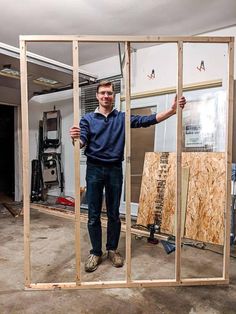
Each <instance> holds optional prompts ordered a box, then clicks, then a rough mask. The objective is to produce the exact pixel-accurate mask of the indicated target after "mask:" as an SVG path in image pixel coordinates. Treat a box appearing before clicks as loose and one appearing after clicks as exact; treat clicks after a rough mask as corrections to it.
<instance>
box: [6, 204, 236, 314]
mask: <svg viewBox="0 0 236 314" xmlns="http://www.w3.org/2000/svg"><path fill="white" fill-rule="evenodd" d="M104 235H105V230H104ZM104 238H105V236H104ZM104 241H105V239H104ZM104 244H105V242H104ZM89 248H90V246H89V240H88V235H87V230H86V226H85V224H81V254H82V267H83V266H84V260H85V259H86V256H87V254H88V251H89ZM120 251H121V252H122V253H123V254H124V252H125V235H124V234H122V237H121V241H120ZM182 251H183V252H182V255H183V275H184V276H185V277H205V276H207V277H214V276H221V270H222V256H221V255H220V254H216V253H213V252H210V251H205V250H199V249H196V248H191V247H185V246H184V247H183V250H182ZM233 253H234V255H236V254H235V248H234V252H233ZM31 256H32V282H63V281H67V282H68V281H74V274H75V254H74V224H73V223H72V222H71V221H69V220H65V219H63V218H58V217H55V216H49V215H47V214H43V213H39V212H38V211H37V210H33V211H32V214H31ZM174 257H175V254H174V253H171V254H170V255H167V254H166V253H165V251H164V249H163V247H162V246H161V245H160V244H158V245H150V244H148V243H147V241H146V239H144V238H143V239H141V240H137V239H135V238H134V237H133V238H132V269H133V278H135V279H151V278H153V279H157V278H165V279H170V278H173V277H174ZM0 270H1V271H0V314H9V313H10V314H15V313H17V314H28V313H30V314H31V313H37V314H38V313H39V314H44V313H45V314H46V313H50V314H51V313H57V314H59V313H63V314H64V313H68V314H70V313H77V314H80V313H81V314H82V313H91V314H93V313H94V314H99V313H101V314H104V313H122V314H125V313H137V314H139V313H140V314H141V313H181V314H184V313H191V314H194V313H204V314H207V313H214V314H217V313H225V314H231V313H236V259H234V258H231V260H230V285H229V286H208V287H206V286H203V287H177V288H174V287H168V288H167V287H165V288H160V287H158V288H142V289H102V290H85V291H80V290H55V291H24V283H23V282H24V277H23V218H22V216H20V217H17V218H13V217H12V215H11V214H10V213H9V212H8V211H7V210H6V209H5V208H3V207H1V206H0ZM124 278H125V268H120V269H116V268H114V267H112V266H111V264H110V263H109V261H108V260H106V259H105V258H104V261H103V263H102V264H101V265H100V266H99V268H98V269H97V271H95V272H94V273H91V274H88V273H85V272H84V270H83V269H82V279H83V281H90V280H91V281H97V280H119V279H124Z"/></svg>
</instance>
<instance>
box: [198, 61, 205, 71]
mask: <svg viewBox="0 0 236 314" xmlns="http://www.w3.org/2000/svg"><path fill="white" fill-rule="evenodd" d="M197 69H198V71H200V72H201V71H202V70H203V71H205V70H206V69H205V64H204V61H203V60H202V61H201V64H200V66H199V67H197Z"/></svg>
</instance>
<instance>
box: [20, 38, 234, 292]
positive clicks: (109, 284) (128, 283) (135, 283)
mask: <svg viewBox="0 0 236 314" xmlns="http://www.w3.org/2000/svg"><path fill="white" fill-rule="evenodd" d="M26 42H72V43H73V68H74V75H73V81H74V86H73V88H74V91H73V100H74V114H75V116H74V122H75V123H76V124H77V122H78V119H79V110H78V108H79V106H78V105H79V103H78V86H77V82H78V77H77V76H78V44H79V42H90V43H91V42H92V43H99V42H104V43H108V42H110V43H114V42H116V43H117V42H123V43H125V57H126V58H125V60H126V61H125V63H126V65H125V68H126V71H125V98H126V119H125V126H126V134H125V139H126V280H125V281H105V282H102V281H101V282H100V281H99V282H81V281H80V274H79V270H80V252H79V251H80V250H79V249H78V247H79V246H80V236H79V233H80V232H79V230H80V229H79V222H80V221H79V220H80V212H79V205H78V204H79V195H80V193H76V195H77V200H76V203H77V209H76V219H75V220H76V225H77V226H76V232H75V233H76V242H77V244H78V246H77V245H76V259H77V262H76V282H72V283H47V284H43V283H38V284H33V283H31V260H30V211H29V207H30V200H29V194H30V193H29V191H30V189H29V125H28V87H27V83H28V82H27V60H26ZM131 42H132V43H133V42H137V43H142V42H143V43H145V42H153V43H176V44H177V46H178V84H177V94H178V98H179V96H180V95H181V94H182V91H183V43H226V44H228V47H229V54H228V112H227V152H226V155H227V156H226V157H227V158H226V160H227V165H226V166H227V175H226V181H227V199H226V209H225V248H224V265H223V278H221V277H220V278H198V279H196V278H189V279H182V278H181V141H182V135H181V131H182V129H181V126H182V121H181V120H182V115H181V109H179V108H178V109H177V125H178V129H177V177H176V181H177V191H176V198H177V200H176V204H177V226H176V248H177V250H176V260H175V271H176V277H175V279H173V280H132V278H131V225H130V224H131V215H130V96H131V95H130V43H131ZM233 46H234V38H233V37H201V36H199V37H162V36H81V35H78V36H76V35H73V36H70V35H62V36H60V35H59V36H58V35H56V36H55V35H49V36H44V35H42V36H41V35H38V36H31V35H29V36H20V72H21V106H22V138H23V141H22V148H23V151H22V154H23V197H24V205H23V207H24V252H25V259H24V270H25V288H26V289H28V290H29V289H31V290H32V289H36V290H38V289H42V290H45V289H46V290H48V289H92V288H115V287H117V288H118V287H119V288H128V287H157V286H183V285H212V284H228V282H229V249H230V248H229V232H230V173H231V160H232V107H233V78H234V75H233ZM76 59H77V60H76ZM76 72H77V74H75V73H76ZM78 146H79V145H78V143H77V144H76V145H75V154H74V158H75V171H76V172H77V173H76V174H75V178H76V179H75V184H76V185H79V173H78V167H77V166H78V163H79V147H78ZM77 188H78V187H77V186H76V189H77Z"/></svg>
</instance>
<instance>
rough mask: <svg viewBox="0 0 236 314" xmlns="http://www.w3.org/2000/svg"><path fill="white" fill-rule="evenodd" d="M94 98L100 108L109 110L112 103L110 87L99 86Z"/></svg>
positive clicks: (112, 93)
mask: <svg viewBox="0 0 236 314" xmlns="http://www.w3.org/2000/svg"><path fill="white" fill-rule="evenodd" d="M96 97H97V100H98V102H99V105H100V106H102V107H104V108H111V107H112V105H113V101H114V92H113V89H112V86H100V87H99V90H98V92H97V94H96Z"/></svg>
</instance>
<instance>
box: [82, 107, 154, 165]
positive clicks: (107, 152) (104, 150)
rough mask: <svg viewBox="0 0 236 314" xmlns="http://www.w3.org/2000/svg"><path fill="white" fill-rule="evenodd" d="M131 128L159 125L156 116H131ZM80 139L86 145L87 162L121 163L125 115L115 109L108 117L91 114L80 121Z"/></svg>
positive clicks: (96, 113) (95, 113) (97, 113)
mask: <svg viewBox="0 0 236 314" xmlns="http://www.w3.org/2000/svg"><path fill="white" fill-rule="evenodd" d="M130 118H131V121H130V123H131V128H141V127H148V126H151V125H154V124H156V123H157V120H156V114H152V115H149V116H139V115H131V117H130ZM80 129H81V131H80V139H81V141H82V143H83V145H86V148H85V155H86V156H87V160H88V161H90V162H94V163H104V164H113V163H121V162H122V160H123V159H124V146H125V113H124V112H120V111H117V110H116V109H114V110H113V111H112V112H111V113H109V115H108V116H107V117H105V116H104V115H103V114H101V113H99V112H90V113H87V114H86V115H84V116H83V118H82V119H81V121H80Z"/></svg>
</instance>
